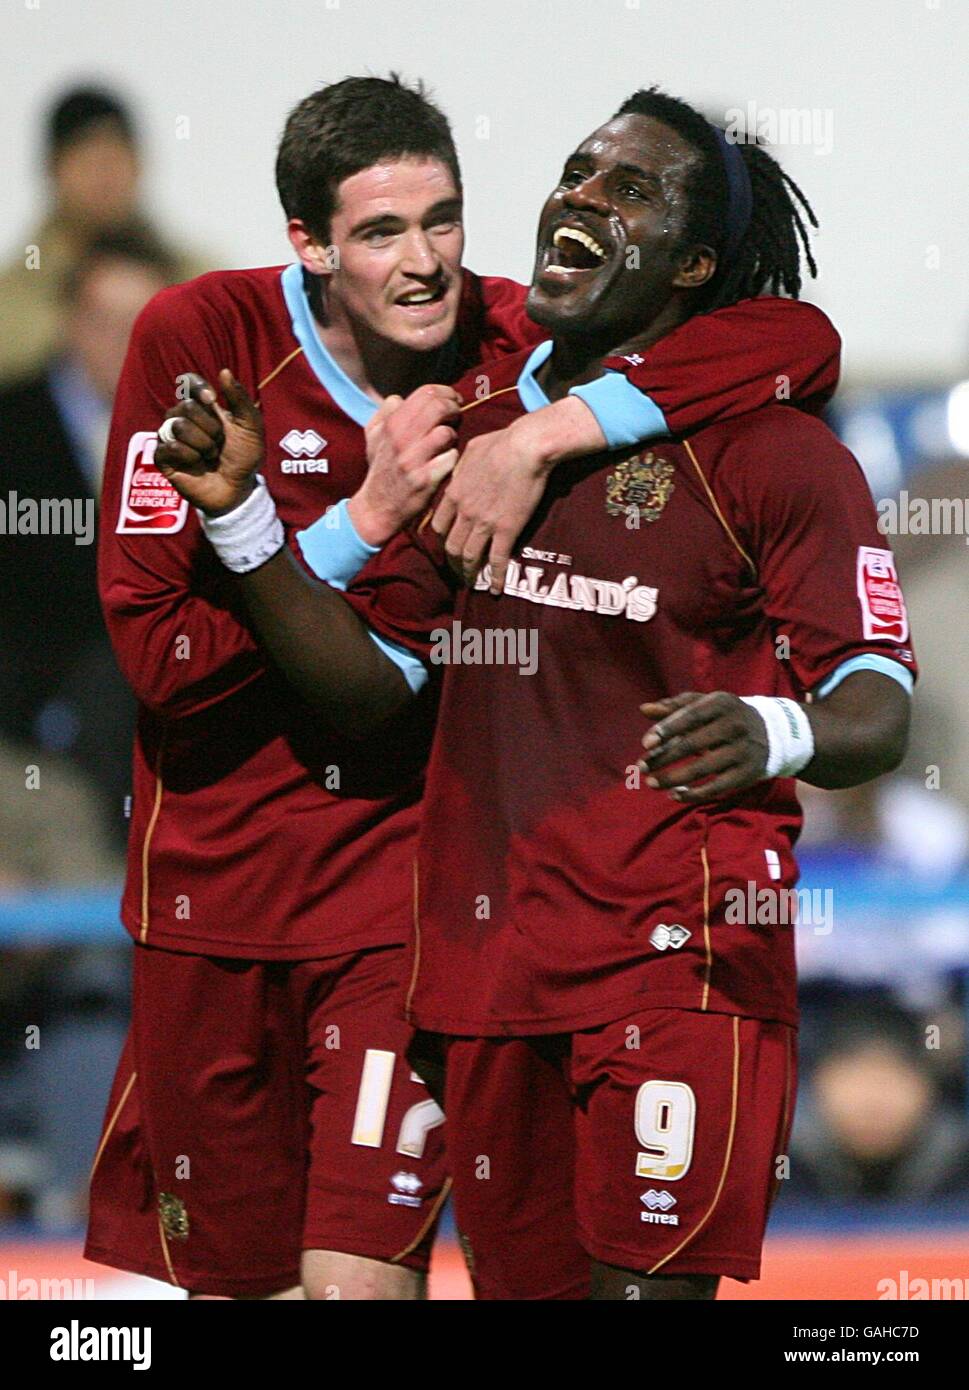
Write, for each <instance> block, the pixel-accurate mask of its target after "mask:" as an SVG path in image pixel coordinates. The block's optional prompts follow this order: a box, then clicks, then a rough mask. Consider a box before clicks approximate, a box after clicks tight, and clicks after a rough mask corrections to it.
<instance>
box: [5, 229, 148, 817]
mask: <svg viewBox="0 0 969 1390" xmlns="http://www.w3.org/2000/svg"><path fill="white" fill-rule="evenodd" d="M173 274H174V266H173V263H172V262H171V260H170V258H169V257H168V255H167V253H166V252H164V251H163V250H162V249H160V248H159V247H158V246H157V245H156V244H155V243H154V242H153V241H152V240H151V239H150V238H148V237H147V236H146V235H144V234H143V233H141V232H122V231H115V232H110V233H103V234H102V235H101V236H99V237H98V238H96V239H95V240H94V241H93V242H92V243H91V244H90V246H89V248H88V250H87V251H86V253H85V255H84V257H83V259H82V260H81V262H80V263H79V264H78V265H77V266H76V267H75V268H74V270H73V271H72V273H71V274H70V276H69V277H68V280H67V282H66V284H65V287H64V297H63V300H62V303H61V332H62V340H63V344H64V347H63V351H62V352H61V353H60V354H59V355H57V356H56V357H54V358H53V359H51V361H50V362H49V363H48V364H47V366H46V367H45V368H44V369H43V370H42V371H40V372H39V373H38V374H37V375H35V376H33V377H30V378H28V379H26V380H23V381H21V382H19V383H18V384H16V385H13V386H8V387H7V388H6V389H4V390H2V391H0V421H2V433H0V502H2V504H3V507H4V512H5V514H6V513H9V515H7V525H6V527H5V528H4V529H5V530H6V532H7V534H6V535H5V536H4V537H3V542H2V545H0V589H2V592H3V594H4V604H3V607H2V610H0V735H2V736H4V737H5V738H7V739H10V740H15V741H17V742H18V743H20V744H24V745H28V746H30V745H32V746H34V747H35V748H37V749H38V750H43V751H47V752H53V753H60V754H63V755H65V756H67V757H69V758H70V759H72V760H73V761H74V762H75V763H76V764H77V765H78V767H80V768H81V769H82V770H83V771H84V772H85V773H86V774H87V775H88V776H89V777H90V778H91V780H92V781H93V783H94V784H95V785H96V786H97V787H99V788H100V791H101V795H102V797H103V798H104V803H105V809H106V811H107V812H108V814H109V824H110V826H111V827H112V830H113V833H114V835H115V839H116V841H117V842H118V843H120V842H121V841H122V839H123V837H124V834H125V832H126V824H125V821H124V818H123V815H122V807H123V800H124V796H125V795H126V793H127V791H128V787H129V772H128V764H129V751H128V741H129V738H130V734H131V731H132V728H133V719H134V710H133V702H132V699H131V696H130V692H129V691H128V688H127V686H126V684H125V682H124V681H123V680H122V678H121V675H120V674H119V672H118V670H117V667H116V665H115V662H114V658H113V656H112V653H111V649H110V645H109V643H108V638H107V633H106V631H105V628H104V622H103V619H102V616H101V609H100V605H99V603H98V596H97V587H96V562H97V547H96V545H95V543H94V542H95V528H94V521H95V505H96V499H97V495H98V492H99V490H100V474H101V466H102V460H103V455H104V447H105V443H106V441H107V432H108V425H109V422H110V418H111V403H112V398H113V395H114V390H115V387H116V385H117V381H118V377H119V375H120V372H121V367H122V363H123V361H124V355H125V351H126V348H127V343H128V337H129V334H130V332H131V327H132V324H133V323H134V320H135V318H136V317H137V315H138V313H139V311H140V310H141V309H142V307H143V306H144V304H145V303H146V302H147V301H148V300H149V299H150V298H151V297H152V295H154V294H155V293H156V292H157V291H158V290H160V289H162V288H163V287H164V285H165V284H167V283H169V282H170V281H171V279H172V276H173ZM26 500H33V501H35V502H40V501H42V500H46V501H48V502H51V501H56V502H57V504H58V506H59V508H60V509H61V510H60V512H59V513H58V514H57V515H58V516H60V517H62V518H69V520H70V526H71V528H72V531H73V534H63V533H62V534H47V535H44V534H35V533H34V531H33V529H31V528H29V527H28V528H27V532H26V534H25V533H23V530H24V528H23V526H22V525H21V523H20V521H19V520H18V518H19V517H20V516H21V515H22V514H23V513H22V510H21V509H22V507H23V504H24V502H25V501H26ZM50 515H51V517H54V516H55V513H53V512H52V513H51V514H50ZM18 526H20V527H21V530H20V533H18V531H17V528H18ZM34 529H36V528H34ZM46 529H47V530H52V529H54V527H53V525H49V526H48V527H47V528H46ZM57 529H58V530H60V531H61V532H63V531H65V530H66V529H67V528H66V526H65V525H63V524H62V521H58V522H57ZM21 790H22V778H21ZM21 799H22V797H21ZM61 833H63V827H61Z"/></svg>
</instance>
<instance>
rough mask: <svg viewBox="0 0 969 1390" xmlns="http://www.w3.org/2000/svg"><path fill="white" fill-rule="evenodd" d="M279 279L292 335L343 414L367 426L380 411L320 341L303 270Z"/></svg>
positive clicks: (290, 271) (287, 272) (297, 268)
mask: <svg viewBox="0 0 969 1390" xmlns="http://www.w3.org/2000/svg"><path fill="white" fill-rule="evenodd" d="M280 278H281V280H282V286H283V298H284V299H285V301H286V308H287V309H288V310H289V317H290V322H291V323H292V325H293V335H294V336H295V338H296V341H297V342H298V343H299V345H300V347H301V348H302V349H303V352H304V354H305V356H306V360H307V362H308V363H309V364H310V367H311V369H312V371H313V373H314V375H315V376H316V377H317V379H318V380H319V382H320V384H321V385H322V386H324V387H325V388H326V390H327V391H329V393H330V395H331V396H332V397H333V400H334V401H335V402H336V404H337V405H338V406H339V407H340V409H341V410H342V411H343V412H344V414H346V415H349V417H350V419H351V420H355V421H356V423H357V424H358V425H361V426H363V425H365V424H366V423H367V422H368V420H369V419H370V417H371V416H372V415H373V414H374V413H375V411H376V410H377V402H376V401H372V400H371V399H370V397H369V396H367V395H365V394H364V392H363V391H361V390H360V387H359V386H358V385H357V384H356V382H355V381H351V379H350V378H349V377H348V376H347V374H346V372H345V371H344V370H343V368H342V367H341V366H340V364H339V363H338V362H337V361H336V359H335V358H334V357H333V355H332V353H331V352H330V351H329V349H328V348H327V347H326V346H325V344H324V342H323V339H322V338H321V337H320V334H319V330H318V329H317V326H316V319H315V318H314V317H313V311H312V309H311V308H310V301H309V296H308V295H307V293H306V286H305V285H304V283H303V267H302V266H301V265H299V264H298V263H296V264H294V265H288V266H287V267H286V269H285V270H284V271H283V273H282V276H281V277H280Z"/></svg>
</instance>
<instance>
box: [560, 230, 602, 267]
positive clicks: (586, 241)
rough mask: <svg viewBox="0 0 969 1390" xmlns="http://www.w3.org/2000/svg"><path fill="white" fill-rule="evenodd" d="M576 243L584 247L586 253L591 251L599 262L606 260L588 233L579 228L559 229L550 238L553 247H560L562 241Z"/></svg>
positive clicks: (599, 247)
mask: <svg viewBox="0 0 969 1390" xmlns="http://www.w3.org/2000/svg"><path fill="white" fill-rule="evenodd" d="M567 240H572V241H577V242H578V243H579V245H580V246H584V247H585V248H586V250H587V251H591V252H592V254H593V255H594V256H598V258H599V260H600V261H604V260H605V259H606V253H605V251H604V250H603V249H602V247H601V246H600V245H599V243H598V242H597V241H596V240H595V239H594V238H593V237H591V236H589V233H588V232H583V231H582V230H581V228H579V227H559V229H558V231H557V232H556V233H555V235H554V237H553V238H552V245H553V246H561V245H562V242H563V241H567Z"/></svg>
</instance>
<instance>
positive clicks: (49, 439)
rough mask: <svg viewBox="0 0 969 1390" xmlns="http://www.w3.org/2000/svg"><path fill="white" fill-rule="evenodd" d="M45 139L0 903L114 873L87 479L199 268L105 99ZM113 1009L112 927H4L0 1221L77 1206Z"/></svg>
mask: <svg viewBox="0 0 969 1390" xmlns="http://www.w3.org/2000/svg"><path fill="white" fill-rule="evenodd" d="M43 148H44V176H45V179H46V185H47V205H46V207H44V208H43V209H42V210H41V211H40V212H39V215H38V218H37V222H36V225H35V226H33V227H30V228H28V229H26V230H25V234H24V236H23V238H22V240H21V242H20V243H19V244H18V245H17V246H16V247H14V248H11V253H10V260H9V262H8V263H7V264H6V265H5V266H4V268H3V270H2V271H0V319H2V322H3V326H4V331H3V334H2V335H0V500H2V502H3V504H4V509H5V510H4V515H5V516H6V517H7V525H6V528H5V529H6V534H4V535H3V538H2V542H0V592H2V594H3V603H2V605H0V905H2V901H3V896H4V895H6V897H7V898H8V900H9V899H10V898H11V897H13V898H16V896H17V895H19V894H23V893H29V892H39V891H43V890H45V889H49V888H52V887H57V886H62V885H63V886H67V885H78V884H81V885H90V884H95V883H99V882H103V883H107V884H112V885H113V884H115V883H117V882H118V881H119V879H120V876H121V872H122V863H123V852H124V844H125V837H126V831H127V821H126V815H125V812H126V798H127V796H128V789H129V786H130V773H129V765H130V756H131V740H132V735H133V731H134V702H133V699H132V697H131V695H130V692H129V691H128V688H127V686H126V685H125V683H124V681H123V680H122V679H121V676H120V674H119V673H118V671H117V667H116V665H115V662H114V658H113V655H112V653H111V648H110V645H109V643H108V638H107V633H106V631H105V628H104V623H103V620H102V617H101V611H100V606H99V603H98V597H97V585H96V565H97V545H96V531H95V524H94V523H95V518H96V515H97V507H98V498H99V495H100V491H101V470H102V466H103V460H104V451H105V445H106V443H107V437H108V426H109V423H110V419H111V407H112V402H113V398H114V392H115V388H116V386H117V383H118V378H119V376H120V374H121V368H122V364H123V362H124V356H125V351H126V348H127V343H128V337H129V335H130V333H131V328H132V325H133V324H134V321H135V319H136V317H137V316H138V314H139V312H140V311H141V309H142V308H143V307H144V305H145V304H146V303H147V302H148V300H149V299H151V297H152V296H153V295H154V294H156V293H157V292H158V291H159V290H160V289H162V288H164V287H165V286H166V285H169V284H174V283H177V282H178V281H180V280H185V279H189V278H191V277H192V276H194V275H198V274H201V273H202V272H203V271H204V270H207V269H212V268H213V266H212V265H211V264H206V263H205V262H204V261H203V259H202V258H201V257H200V256H198V255H197V254H195V253H193V252H192V251H190V250H188V249H186V248H185V247H182V246H178V245H172V244H171V243H170V241H169V239H168V238H167V237H166V236H164V235H163V234H162V233H161V232H160V231H159V230H158V229H157V228H156V227H155V226H153V224H152V221H151V219H150V218H149V217H148V216H147V215H146V213H145V211H144V209H143V207H142V163H143V159H142V148H141V140H140V138H139V133H138V129H137V124H136V120H135V117H134V115H133V114H132V112H131V110H130V109H129V107H128V106H127V104H126V103H125V102H124V101H123V100H122V99H121V98H120V97H119V96H117V95H116V94H114V93H112V92H110V91H106V90H103V89H102V88H100V87H95V86H83V87H77V88H74V89H73V90H70V91H68V92H65V93H64V94H63V95H62V96H61V97H60V98H59V99H57V100H56V101H55V103H54V104H53V105H52V107H51V109H50V111H49V113H48V116H47V120H46V126H45V131H44V139H43ZM51 498H56V499H59V500H62V501H64V500H68V501H70V503H71V506H72V509H73V510H72V512H71V515H72V516H73V517H74V518H75V519H77V518H80V519H81V520H82V523H83V524H82V527H81V528H80V530H79V529H78V528H77V526H76V525H75V529H74V533H73V534H71V535H63V534H61V535H35V534H22V533H20V534H11V531H12V529H13V528H12V525H11V518H12V517H14V516H16V515H18V514H20V504H21V503H22V502H23V501H24V500H26V499H36V500H38V501H39V500H41V499H51ZM88 523H89V524H88ZM127 1007H128V948H127V945H126V942H125V939H124V936H123V934H122V932H121V929H120V927H119V929H118V932H117V937H116V944H110V945H90V946H74V947H69V946H65V945H61V944H57V943H52V944H39V945H31V946H30V947H29V948H26V949H25V948H20V949H11V948H9V947H8V946H7V945H6V943H5V942H4V937H3V933H2V930H0V1020H2V1027H0V1223H2V1222H3V1221H4V1220H9V1219H16V1218H19V1217H24V1216H30V1217H33V1218H35V1219H37V1220H39V1221H40V1222H41V1223H42V1224H44V1225H53V1226H57V1225H61V1224H64V1223H70V1222H74V1221H77V1220H78V1218H79V1217H80V1216H81V1215H82V1201H83V1190H84V1180H85V1175H86V1172H87V1170H88V1168H89V1167H90V1163H91V1158H92V1155H93V1152H94V1148H95V1146H96V1143H97V1135H98V1130H99V1127H100V1123H101V1120H100V1116H101V1112H102V1111H103V1108H104V1101H105V1097H106V1094H107V1087H108V1085H109V1082H110V1077H111V1074H112V1072H113V1069H114V1066H115V1063H116V1061H117V1056H118V1053H119V1051H120V1047H121V1042H122V1040H123V1037H124V1031H125V1027H126V1016H127ZM30 1030H39V1031H37V1032H35V1033H31V1032H30ZM32 1043H33V1044H34V1045H33V1046H32V1045H31V1044H32Z"/></svg>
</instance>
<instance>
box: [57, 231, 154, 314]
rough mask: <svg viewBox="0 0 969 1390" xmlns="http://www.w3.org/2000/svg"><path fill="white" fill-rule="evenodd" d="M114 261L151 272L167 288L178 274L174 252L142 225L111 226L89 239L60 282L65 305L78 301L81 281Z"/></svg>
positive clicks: (82, 282)
mask: <svg viewBox="0 0 969 1390" xmlns="http://www.w3.org/2000/svg"><path fill="white" fill-rule="evenodd" d="M115 261H127V262H128V263H129V264H131V265H137V266H141V267H142V269H144V270H149V271H153V272H154V274H156V275H157V276H158V278H159V279H160V280H161V281H163V282H164V283H165V284H166V285H170V284H172V283H174V281H175V279H176V278H177V274H178V267H177V264H176V260H175V256H174V255H173V253H172V252H171V251H169V249H168V248H167V247H166V246H165V245H164V244H163V243H162V242H161V241H159V240H158V238H157V237H155V236H154V234H153V233H151V232H150V231H148V230H147V229H146V228H145V227H143V226H142V225H141V224H137V225H132V226H128V227H114V228H112V229H111V230H110V231H104V232H99V233H98V235H97V236H94V237H92V238H91V240H90V241H89V242H88V243H87V245H86V247H85V248H84V251H83V253H82V254H81V256H80V257H79V259H78V260H77V261H76V262H75V263H74V265H72V266H71V268H70V270H69V271H68V272H67V274H66V276H65V277H64V279H63V281H62V282H61V297H62V298H63V300H64V302H65V303H67V304H72V303H73V302H74V301H75V300H76V299H77V296H78V294H79V293H80V290H81V286H82V285H83V284H84V281H85V280H86V279H87V277H88V276H89V275H91V274H92V273H93V272H94V270H96V269H97V267H98V266H100V265H104V264H105V263H107V262H115Z"/></svg>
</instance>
